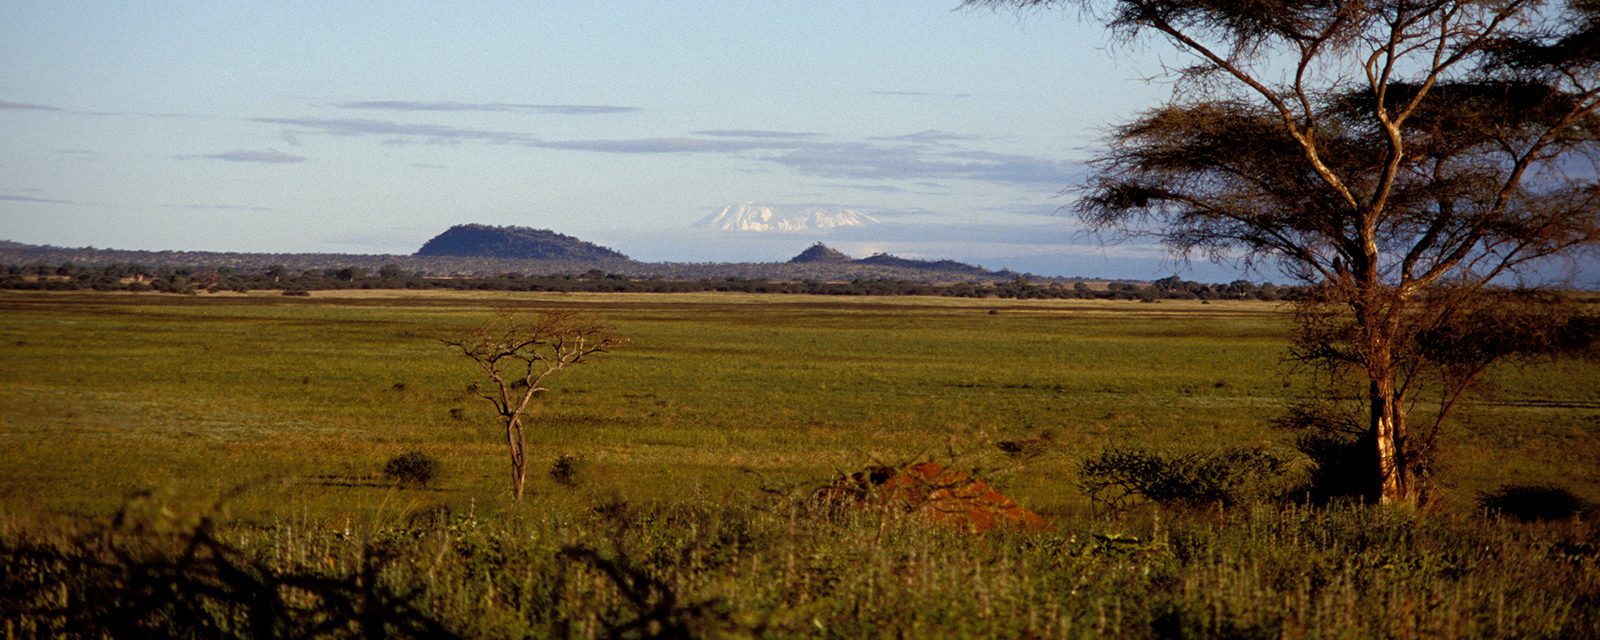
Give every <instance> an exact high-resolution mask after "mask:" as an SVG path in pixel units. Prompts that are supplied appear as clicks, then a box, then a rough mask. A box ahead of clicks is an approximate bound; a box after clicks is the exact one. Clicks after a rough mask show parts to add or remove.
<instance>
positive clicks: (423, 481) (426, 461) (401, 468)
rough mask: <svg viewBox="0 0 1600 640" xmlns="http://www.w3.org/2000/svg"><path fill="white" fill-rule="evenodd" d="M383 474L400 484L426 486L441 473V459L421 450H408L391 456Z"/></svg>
mask: <svg viewBox="0 0 1600 640" xmlns="http://www.w3.org/2000/svg"><path fill="white" fill-rule="evenodd" d="M383 475H384V476H385V477H387V478H389V479H390V480H392V481H394V482H397V483H400V484H408V485H413V486H418V487H426V486H428V483H429V482H432V481H433V479H434V477H435V476H437V475H439V459H438V458H435V457H433V456H430V455H428V454H426V453H423V452H421V451H408V452H406V453H402V454H400V455H397V456H395V457H393V458H390V459H389V463H388V464H386V465H384V466H383Z"/></svg>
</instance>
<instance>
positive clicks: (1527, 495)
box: [1478, 484, 1586, 522]
mask: <svg viewBox="0 0 1600 640" xmlns="http://www.w3.org/2000/svg"><path fill="white" fill-rule="evenodd" d="M1478 505H1479V506H1481V507H1483V510H1484V511H1486V512H1488V513H1490V514H1493V515H1500V516H1504V517H1507V518H1513V519H1516V520H1520V521H1522V522H1535V521H1540V520H1569V519H1572V518H1574V517H1576V516H1578V515H1579V514H1581V513H1583V512H1584V510H1585V506H1586V505H1584V502H1583V500H1582V499H1580V498H1578V496H1575V495H1573V494H1572V492H1571V491H1568V490H1566V489H1563V488H1561V487H1552V486H1549V485H1528V484H1508V485H1506V486H1503V487H1500V488H1499V489H1495V490H1494V491H1490V492H1488V493H1485V494H1483V495H1480V496H1478Z"/></svg>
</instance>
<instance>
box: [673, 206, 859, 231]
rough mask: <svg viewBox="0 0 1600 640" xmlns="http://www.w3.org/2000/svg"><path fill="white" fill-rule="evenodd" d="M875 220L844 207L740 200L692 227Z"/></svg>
mask: <svg viewBox="0 0 1600 640" xmlns="http://www.w3.org/2000/svg"><path fill="white" fill-rule="evenodd" d="M877 222H878V220H877V218H874V217H872V216H869V215H867V214H864V213H861V212H860V211H855V210H853V209H846V208H844V207H774V206H767V205H760V204H755V203H750V202H743V203H739V204H730V205H728V206H726V207H723V208H722V210H721V211H718V212H716V213H713V214H711V215H709V216H706V218H705V219H704V220H701V221H700V222H699V223H697V224H696V225H695V226H697V227H710V228H712V229H717V230H721V231H803V230H806V229H824V228H827V227H861V226H866V225H869V224H877Z"/></svg>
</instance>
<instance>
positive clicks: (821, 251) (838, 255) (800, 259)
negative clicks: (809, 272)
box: [789, 242, 852, 264]
mask: <svg viewBox="0 0 1600 640" xmlns="http://www.w3.org/2000/svg"><path fill="white" fill-rule="evenodd" d="M851 260H852V258H851V257H850V256H847V255H845V254H844V253H842V252H840V251H838V250H836V249H833V248H831V247H829V246H828V245H825V244H822V243H821V242H818V243H816V244H814V245H811V248H809V249H806V250H805V251H801V252H800V255H797V256H795V257H793V258H790V259H789V264H808V263H815V262H850V261H851Z"/></svg>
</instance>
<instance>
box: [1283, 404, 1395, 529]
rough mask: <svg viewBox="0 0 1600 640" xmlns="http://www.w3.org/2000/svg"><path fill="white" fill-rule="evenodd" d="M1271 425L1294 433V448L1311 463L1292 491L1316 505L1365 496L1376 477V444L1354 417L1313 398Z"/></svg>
mask: <svg viewBox="0 0 1600 640" xmlns="http://www.w3.org/2000/svg"><path fill="white" fill-rule="evenodd" d="M1274 425H1275V426H1277V427H1278V428H1280V429H1286V430H1289V431H1293V432H1296V433H1297V434H1298V435H1297V436H1296V437H1295V448H1296V449H1298V450H1299V451H1300V453H1302V454H1305V456H1306V458H1309V459H1310V462H1311V466H1310V468H1309V469H1308V470H1307V473H1306V478H1305V484H1304V485H1303V486H1302V487H1300V488H1299V489H1297V490H1296V491H1295V493H1297V494H1302V495H1304V496H1305V497H1307V498H1309V499H1310V500H1311V501H1312V502H1315V503H1317V504H1327V503H1328V502H1331V501H1334V500H1339V499H1352V498H1353V499H1366V498H1368V497H1369V496H1368V494H1369V493H1371V491H1372V487H1373V478H1376V477H1378V459H1377V456H1376V455H1374V454H1373V452H1374V451H1376V450H1377V445H1376V444H1374V443H1373V440H1372V434H1371V433H1370V432H1369V431H1368V430H1367V429H1366V428H1365V425H1363V424H1361V423H1360V422H1359V421H1358V419H1357V418H1356V417H1355V416H1352V415H1350V414H1348V413H1345V412H1341V411H1340V408H1339V407H1338V406H1336V405H1334V404H1333V403H1332V402H1329V401H1327V400H1325V399H1311V400H1308V401H1303V402H1299V403H1296V404H1295V405H1294V406H1291V407H1290V408H1289V410H1288V412H1286V413H1285V414H1284V415H1283V416H1281V417H1279V418H1278V419H1277V420H1276V421H1274Z"/></svg>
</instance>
